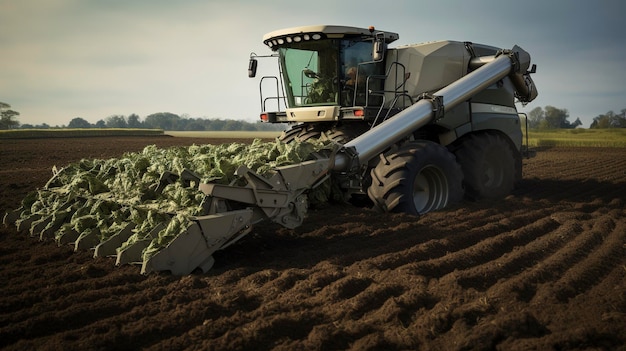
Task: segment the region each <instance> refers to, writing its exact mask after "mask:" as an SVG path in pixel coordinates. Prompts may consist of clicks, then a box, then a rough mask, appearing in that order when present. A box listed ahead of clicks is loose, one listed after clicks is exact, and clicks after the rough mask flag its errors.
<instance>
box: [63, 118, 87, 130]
mask: <svg viewBox="0 0 626 351" xmlns="http://www.w3.org/2000/svg"><path fill="white" fill-rule="evenodd" d="M67 126H68V127H69V128H91V127H92V125H91V123H89V122H87V121H86V120H85V119H83V118H81V117H76V118H73V119H72V120H71V121H70V123H69V124H68V125H67Z"/></svg>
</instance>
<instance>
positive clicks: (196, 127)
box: [185, 120, 206, 131]
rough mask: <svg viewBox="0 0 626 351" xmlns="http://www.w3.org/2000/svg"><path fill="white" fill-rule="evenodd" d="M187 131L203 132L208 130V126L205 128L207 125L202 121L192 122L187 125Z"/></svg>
mask: <svg viewBox="0 0 626 351" xmlns="http://www.w3.org/2000/svg"><path fill="white" fill-rule="evenodd" d="M185 130H188V131H202V130H206V126H205V123H202V121H199V120H195V121H191V122H189V123H187V124H186V125H185Z"/></svg>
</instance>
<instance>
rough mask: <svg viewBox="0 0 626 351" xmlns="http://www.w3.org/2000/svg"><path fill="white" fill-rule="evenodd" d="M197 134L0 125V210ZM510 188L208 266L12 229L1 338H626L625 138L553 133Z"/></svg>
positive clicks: (329, 345)
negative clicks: (100, 165)
mask: <svg viewBox="0 0 626 351" xmlns="http://www.w3.org/2000/svg"><path fill="white" fill-rule="evenodd" d="M208 142H211V143H213V142H219V141H216V140H207V139H185V138H168V137H154V138H76V139H42V140H0V166H1V168H0V213H4V212H5V211H7V210H10V209H13V208H16V207H18V205H19V202H20V201H21V199H22V197H23V196H24V195H26V193H27V192H29V191H31V190H34V189H35V188H37V187H39V186H42V185H43V184H44V183H45V182H46V180H47V179H48V178H49V177H50V168H51V167H52V166H53V165H57V166H62V165H65V164H67V163H70V162H74V161H78V160H79V159H81V158H84V157H85V158H110V157H116V156H120V155H121V154H122V153H123V152H124V151H138V150H141V149H142V148H143V147H144V146H145V145H148V144H157V145H159V146H168V145H175V144H178V145H189V144H191V143H208ZM524 166H525V168H524V180H523V182H522V183H521V185H520V186H519V187H518V189H517V190H516V191H515V192H514V194H512V195H511V196H509V197H507V198H506V199H504V200H502V201H497V202H474V203H472V202H464V203H462V204H460V205H458V206H456V207H454V208H450V209H447V210H444V211H439V212H435V213H430V214H427V215H425V216H423V217H422V218H420V219H419V220H417V219H416V218H413V217H410V216H406V215H393V214H378V213H375V212H373V211H370V210H367V209H359V208H355V207H352V206H349V205H332V206H329V207H327V208H324V209H320V210H316V211H314V212H311V213H310V215H309V218H308V219H307V220H306V221H305V223H304V225H303V226H301V227H299V228H297V229H295V230H287V229H283V228H281V227H278V226H276V225H266V226H258V228H257V229H256V231H255V232H254V234H251V235H249V236H248V237H247V238H245V239H244V240H242V241H240V242H239V243H238V244H236V245H234V246H231V247H230V248H228V249H226V250H224V251H222V252H219V253H216V255H215V258H216V261H217V262H216V265H215V267H214V268H213V269H212V270H211V271H209V272H208V273H206V274H193V275H190V276H185V277H175V276H171V275H168V274H152V275H149V276H142V275H140V274H139V267H135V266H123V267H115V266H114V261H113V260H112V259H107V258H98V259H93V258H92V257H91V255H90V253H89V252H79V253H74V252H73V251H72V249H71V248H70V247H57V246H56V244H55V243H54V242H39V241H38V240H36V239H34V238H30V237H28V235H27V234H26V233H18V232H17V231H16V230H15V228H13V227H9V228H4V227H3V228H1V229H0V349H6V350H34V349H37V350H125V349H126V350H139V349H152V350H163V349H167V350H185V349H187V350H191V349H193V350H197V349H205V350H223V349H229V350H280V349H282V350H335V349H354V350H394V349H413V350H474V349H476V350H588V349H591V350H626V346H624V345H625V344H626V210H625V207H626V149H597V148H594V149H586V148H561V149H559V148H555V149H549V150H542V151H540V152H538V154H537V157H536V158H533V159H530V160H525V161H524Z"/></svg>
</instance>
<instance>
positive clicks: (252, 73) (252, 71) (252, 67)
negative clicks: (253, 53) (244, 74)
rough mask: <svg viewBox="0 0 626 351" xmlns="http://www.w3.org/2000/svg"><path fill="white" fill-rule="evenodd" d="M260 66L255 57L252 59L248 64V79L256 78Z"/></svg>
mask: <svg viewBox="0 0 626 351" xmlns="http://www.w3.org/2000/svg"><path fill="white" fill-rule="evenodd" d="M258 65H259V61H257V60H256V59H255V58H254V57H250V62H249V63H248V77H249V78H254V77H256V68H257V66H258Z"/></svg>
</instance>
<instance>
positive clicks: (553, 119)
mask: <svg viewBox="0 0 626 351" xmlns="http://www.w3.org/2000/svg"><path fill="white" fill-rule="evenodd" d="M544 110H545V120H546V122H547V127H548V128H550V129H558V128H570V127H571V125H570V123H569V122H568V121H567V118H568V117H569V113H568V112H567V110H566V109H559V108H556V107H554V106H546V107H545V109H544Z"/></svg>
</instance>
